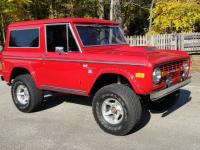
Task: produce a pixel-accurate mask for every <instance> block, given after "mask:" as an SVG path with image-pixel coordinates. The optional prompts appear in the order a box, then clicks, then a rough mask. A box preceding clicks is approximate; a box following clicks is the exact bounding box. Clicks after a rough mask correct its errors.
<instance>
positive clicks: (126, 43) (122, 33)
mask: <svg viewBox="0 0 200 150" xmlns="http://www.w3.org/2000/svg"><path fill="white" fill-rule="evenodd" d="M74 26H75V30H76V32H77V35H78V38H79V39H80V42H81V45H82V46H83V47H86V48H87V47H101V46H116V45H128V42H127V40H126V38H125V36H124V32H123V31H122V29H121V28H120V26H119V25H109V24H108V25H106V24H105V25H104V24H75V25H74ZM77 26H97V27H118V28H119V32H120V33H121V35H122V37H123V39H124V41H125V43H120V44H104V45H84V44H83V42H82V39H81V36H80V34H79V32H78V29H77Z"/></svg>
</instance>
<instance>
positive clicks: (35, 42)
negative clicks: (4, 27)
mask: <svg viewBox="0 0 200 150" xmlns="http://www.w3.org/2000/svg"><path fill="white" fill-rule="evenodd" d="M9 47H39V29H24V30H13V31H11V32H10V41H9Z"/></svg>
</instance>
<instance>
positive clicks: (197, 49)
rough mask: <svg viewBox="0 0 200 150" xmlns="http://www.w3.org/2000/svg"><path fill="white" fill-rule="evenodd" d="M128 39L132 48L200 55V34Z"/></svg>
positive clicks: (148, 36) (160, 35)
mask: <svg viewBox="0 0 200 150" xmlns="http://www.w3.org/2000/svg"><path fill="white" fill-rule="evenodd" d="M126 38H127V41H128V43H129V44H130V45H131V46H155V47H157V48H159V49H171V50H185V51H187V52H189V53H200V33H180V34H159V35H145V36H127V37H126Z"/></svg>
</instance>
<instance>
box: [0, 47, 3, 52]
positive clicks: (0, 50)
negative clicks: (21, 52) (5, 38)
mask: <svg viewBox="0 0 200 150" xmlns="http://www.w3.org/2000/svg"><path fill="white" fill-rule="evenodd" d="M2 51H3V46H2V45H0V53H1V52H2Z"/></svg>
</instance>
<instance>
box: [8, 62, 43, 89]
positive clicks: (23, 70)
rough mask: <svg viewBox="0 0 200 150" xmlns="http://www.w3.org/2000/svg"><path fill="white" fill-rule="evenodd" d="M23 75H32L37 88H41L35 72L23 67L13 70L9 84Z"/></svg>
mask: <svg viewBox="0 0 200 150" xmlns="http://www.w3.org/2000/svg"><path fill="white" fill-rule="evenodd" d="M23 74H30V75H31V77H32V79H33V81H34V82H35V84H36V86H37V87H39V84H38V82H37V80H36V76H35V73H34V71H33V70H32V69H30V68H27V67H22V66H15V67H13V68H12V70H11V73H10V76H9V84H11V83H12V80H13V79H15V78H16V77H17V76H19V75H23Z"/></svg>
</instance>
